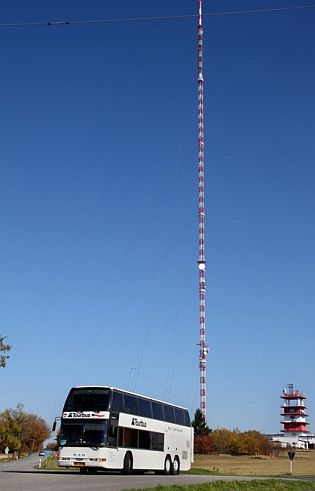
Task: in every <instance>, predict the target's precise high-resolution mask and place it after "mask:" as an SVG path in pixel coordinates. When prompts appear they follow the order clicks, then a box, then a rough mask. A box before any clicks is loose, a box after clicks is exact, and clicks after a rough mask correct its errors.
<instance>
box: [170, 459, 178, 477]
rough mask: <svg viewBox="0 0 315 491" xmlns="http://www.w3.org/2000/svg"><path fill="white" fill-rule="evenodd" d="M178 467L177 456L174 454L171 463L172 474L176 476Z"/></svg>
mask: <svg viewBox="0 0 315 491" xmlns="http://www.w3.org/2000/svg"><path fill="white" fill-rule="evenodd" d="M179 468H180V463H179V458H178V457H177V456H176V457H175V458H174V460H173V463H172V468H171V474H172V475H173V476H177V475H178V474H179Z"/></svg>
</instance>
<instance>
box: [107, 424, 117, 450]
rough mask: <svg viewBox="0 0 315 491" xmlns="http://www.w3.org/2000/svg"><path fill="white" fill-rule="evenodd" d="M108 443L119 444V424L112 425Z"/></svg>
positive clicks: (112, 445)
mask: <svg viewBox="0 0 315 491" xmlns="http://www.w3.org/2000/svg"><path fill="white" fill-rule="evenodd" d="M108 445H109V446H111V447H116V446H117V426H112V425H110V427H109V430H108Z"/></svg>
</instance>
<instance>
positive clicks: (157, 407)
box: [152, 401, 165, 421]
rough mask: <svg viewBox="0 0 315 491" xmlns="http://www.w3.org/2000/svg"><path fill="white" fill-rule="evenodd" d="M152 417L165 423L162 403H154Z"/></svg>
mask: <svg viewBox="0 0 315 491" xmlns="http://www.w3.org/2000/svg"><path fill="white" fill-rule="evenodd" d="M152 415H153V418H154V419H159V420H160V421H165V419H164V411H163V406H162V404H161V403H160V402H155V401H152Z"/></svg>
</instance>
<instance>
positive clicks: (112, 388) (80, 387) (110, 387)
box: [70, 385, 188, 411]
mask: <svg viewBox="0 0 315 491" xmlns="http://www.w3.org/2000/svg"><path fill="white" fill-rule="evenodd" d="M72 389H110V390H118V391H119V392H123V393H124V394H130V395H132V396H137V397H142V398H143V399H149V400H150V401H155V402H161V403H162V404H168V405H169V406H174V407H178V408H179V409H184V410H185V411H188V409H187V408H185V407H183V406H178V404H172V403H171V402H166V401H162V400H160V399H155V398H154V397H148V396H144V395H143V394H138V393H136V392H131V391H130V390H125V389H120V388H119V387H112V386H110V385H76V386H75V387H71V389H70V390H72Z"/></svg>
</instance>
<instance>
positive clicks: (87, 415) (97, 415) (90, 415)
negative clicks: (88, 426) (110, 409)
mask: <svg viewBox="0 0 315 491" xmlns="http://www.w3.org/2000/svg"><path fill="white" fill-rule="evenodd" d="M104 416H105V414H104V413H103V412H102V413H94V412H92V413H80V412H74V411H72V412H69V413H67V412H65V413H63V417H64V418H104Z"/></svg>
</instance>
